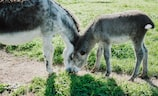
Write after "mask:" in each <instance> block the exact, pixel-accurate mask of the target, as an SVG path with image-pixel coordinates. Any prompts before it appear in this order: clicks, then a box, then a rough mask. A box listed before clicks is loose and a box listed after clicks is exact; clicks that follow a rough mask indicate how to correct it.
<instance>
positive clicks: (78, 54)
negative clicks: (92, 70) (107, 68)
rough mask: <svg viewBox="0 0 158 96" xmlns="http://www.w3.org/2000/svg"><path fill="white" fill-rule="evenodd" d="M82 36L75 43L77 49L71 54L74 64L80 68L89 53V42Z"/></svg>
mask: <svg viewBox="0 0 158 96" xmlns="http://www.w3.org/2000/svg"><path fill="white" fill-rule="evenodd" d="M87 43H88V42H86V40H84V38H83V37H81V38H80V39H79V40H78V42H77V44H76V45H75V50H74V52H73V53H72V55H71V58H72V59H71V60H72V62H73V63H72V64H73V65H74V66H76V67H78V68H81V67H82V66H83V64H85V61H86V60H87V57H88V54H89V46H88V45H89V44H87Z"/></svg>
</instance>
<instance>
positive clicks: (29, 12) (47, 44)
mask: <svg viewBox="0 0 158 96" xmlns="http://www.w3.org/2000/svg"><path fill="white" fill-rule="evenodd" d="M78 32H79V26H78V23H77V21H76V19H75V18H74V17H73V16H72V15H71V14H70V12H68V11H67V10H66V9H64V8H63V7H62V6H60V5H59V4H57V3H56V2H55V1H54V0H1V1H0V43H3V44H6V45H19V44H23V43H26V42H29V41H31V40H32V39H33V38H35V37H38V36H40V37H42V39H43V51H44V57H45V63H46V69H47V71H48V72H49V73H50V74H51V73H53V70H52V58H53V53H54V48H53V46H52V37H53V36H54V35H55V34H60V35H61V36H62V38H63V40H64V42H65V44H66V48H65V49H64V52H63V55H64V64H65V66H66V69H69V64H70V63H69V61H70V58H69V57H70V54H71V53H72V52H73V50H74V44H75V42H76V40H77V39H78V37H79V33H78Z"/></svg>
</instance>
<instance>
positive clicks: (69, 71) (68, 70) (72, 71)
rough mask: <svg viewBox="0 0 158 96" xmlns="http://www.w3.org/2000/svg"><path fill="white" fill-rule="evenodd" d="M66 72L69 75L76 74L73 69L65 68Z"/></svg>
mask: <svg viewBox="0 0 158 96" xmlns="http://www.w3.org/2000/svg"><path fill="white" fill-rule="evenodd" d="M66 72H68V73H70V74H76V73H77V72H78V70H77V69H75V68H67V69H66Z"/></svg>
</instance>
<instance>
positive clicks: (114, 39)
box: [110, 36, 130, 44]
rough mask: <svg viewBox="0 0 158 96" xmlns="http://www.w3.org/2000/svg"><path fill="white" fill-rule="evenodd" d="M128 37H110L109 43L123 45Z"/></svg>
mask: <svg viewBox="0 0 158 96" xmlns="http://www.w3.org/2000/svg"><path fill="white" fill-rule="evenodd" d="M129 39H130V38H129V36H116V37H111V40H110V41H111V42H112V43H113V44H119V43H124V42H127V41H129Z"/></svg>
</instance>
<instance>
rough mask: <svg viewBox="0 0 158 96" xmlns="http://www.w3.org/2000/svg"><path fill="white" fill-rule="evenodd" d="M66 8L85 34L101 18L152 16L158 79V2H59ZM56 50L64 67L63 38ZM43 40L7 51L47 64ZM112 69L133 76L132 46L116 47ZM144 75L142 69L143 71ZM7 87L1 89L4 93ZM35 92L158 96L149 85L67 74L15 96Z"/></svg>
mask: <svg viewBox="0 0 158 96" xmlns="http://www.w3.org/2000/svg"><path fill="white" fill-rule="evenodd" d="M56 1H57V2H59V3H60V4H61V5H62V6H63V7H64V8H66V9H68V10H70V11H71V12H72V13H73V14H74V15H75V16H76V17H77V18H78V21H80V22H79V23H80V26H81V30H82V31H83V30H84V29H85V28H86V26H88V24H89V23H91V22H92V21H93V20H94V19H95V18H96V17H97V16H99V15H102V14H110V13H114V12H122V11H126V10H141V11H143V12H145V13H146V14H148V16H149V17H150V18H151V19H152V20H153V21H154V23H155V26H156V27H155V29H153V30H149V31H148V32H147V34H146V37H145V44H146V47H147V48H148V51H149V59H148V63H149V64H148V68H149V72H148V74H149V76H150V77H156V78H157V77H158V60H157V58H158V47H157V45H158V33H157V32H158V27H157V26H158V0H56ZM52 43H53V45H54V46H55V48H56V49H55V56H54V64H55V65H58V64H60V65H61V64H63V58H62V56H61V55H62V51H63V49H64V44H63V41H62V39H61V38H60V36H56V37H55V38H53V40H52ZM41 44H42V43H41V39H39V38H37V39H35V40H34V41H32V42H30V43H27V44H24V45H20V46H7V47H6V50H7V51H8V52H10V53H13V54H15V55H27V56H28V57H30V58H34V59H37V60H40V61H43V56H42V46H41ZM96 49H97V46H96V47H95V48H94V49H93V50H92V52H91V54H90V56H89V58H88V60H87V61H88V62H87V67H88V68H89V69H91V68H92V67H93V65H94V62H95V53H96ZM111 62H112V68H113V72H116V73H121V74H122V73H123V74H128V75H131V73H132V71H133V68H134V66H135V57H134V52H133V48H132V46H131V43H130V42H127V43H125V44H121V45H114V46H113V47H112V59H111ZM105 68H106V66H105V61H104V59H103V58H102V61H101V70H104V71H105ZM140 72H141V69H140ZM3 86H4V85H3V84H2V85H0V93H1V90H2V91H3V90H4V87H3ZM28 91H29V92H33V93H34V94H36V95H37V96H158V88H156V87H152V86H150V85H149V84H148V83H135V82H128V81H127V80H124V81H118V80H115V79H114V78H103V75H101V76H95V75H90V74H87V75H84V76H76V75H68V74H67V73H65V72H62V73H60V74H53V75H52V76H50V77H49V78H47V79H45V78H35V79H34V80H33V81H32V83H31V84H29V85H27V86H25V87H21V88H19V89H18V90H17V91H15V92H13V93H12V95H13V96H18V95H17V94H26V93H27V92H28Z"/></svg>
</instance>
